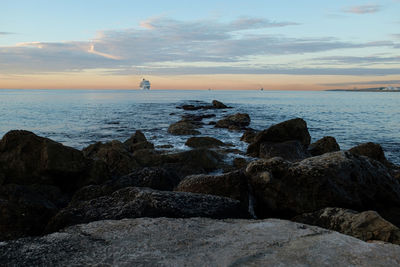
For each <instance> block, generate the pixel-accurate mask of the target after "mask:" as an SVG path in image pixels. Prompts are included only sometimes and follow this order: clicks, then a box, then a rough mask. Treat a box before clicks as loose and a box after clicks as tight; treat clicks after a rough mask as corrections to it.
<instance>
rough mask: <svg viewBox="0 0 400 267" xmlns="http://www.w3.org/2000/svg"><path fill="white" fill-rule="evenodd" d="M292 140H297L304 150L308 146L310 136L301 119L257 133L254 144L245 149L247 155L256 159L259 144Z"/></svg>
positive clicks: (285, 122)
mask: <svg viewBox="0 0 400 267" xmlns="http://www.w3.org/2000/svg"><path fill="white" fill-rule="evenodd" d="M292 140H298V141H299V142H300V143H301V144H302V145H303V146H304V148H307V147H308V145H309V144H310V140H311V136H310V133H309V132H308V129H307V123H306V122H305V121H304V120H303V119H300V118H296V119H291V120H288V121H284V122H281V123H278V124H275V125H272V126H271V127H269V128H268V129H266V130H263V131H261V132H259V133H258V134H257V136H256V137H255V139H254V142H253V143H251V144H250V145H249V147H248V148H247V153H248V154H249V155H252V156H254V157H258V155H259V151H260V145H261V143H264V142H272V143H281V142H285V141H292Z"/></svg>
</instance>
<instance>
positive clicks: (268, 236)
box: [0, 218, 400, 266]
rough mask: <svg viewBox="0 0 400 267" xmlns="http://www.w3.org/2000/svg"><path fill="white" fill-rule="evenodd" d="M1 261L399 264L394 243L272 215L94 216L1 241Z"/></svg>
mask: <svg viewBox="0 0 400 267" xmlns="http://www.w3.org/2000/svg"><path fill="white" fill-rule="evenodd" d="M0 265H2V266H3V265H7V266H39V265H40V266H48V265H51V266H67V265H68V266H82V265H84V266H86V265H96V266H115V265H118V266H399V265H400V246H396V245H392V244H383V243H366V242H364V241H361V240H358V239H355V238H353V237H349V236H345V235H342V234H339V233H337V232H332V231H328V230H324V229H322V228H318V227H314V226H308V225H303V224H298V223H294V222H290V221H283V220H277V219H268V220H259V221H257V220H242V219H228V220H215V219H207V218H191V219H169V218H140V219H124V220H118V221H113V220H108V221H97V222H92V223H89V224H81V225H76V226H72V227H69V228H66V229H65V230H63V231H62V232H57V233H53V234H50V235H47V236H44V237H37V238H24V239H19V240H15V241H10V242H1V243H0Z"/></svg>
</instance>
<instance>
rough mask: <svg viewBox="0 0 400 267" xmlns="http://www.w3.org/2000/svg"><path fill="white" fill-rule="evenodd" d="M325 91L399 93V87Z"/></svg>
mask: <svg viewBox="0 0 400 267" xmlns="http://www.w3.org/2000/svg"><path fill="white" fill-rule="evenodd" d="M326 91H350V92H400V87H392V86H390V87H376V88H362V89H358V88H353V89H330V90H326Z"/></svg>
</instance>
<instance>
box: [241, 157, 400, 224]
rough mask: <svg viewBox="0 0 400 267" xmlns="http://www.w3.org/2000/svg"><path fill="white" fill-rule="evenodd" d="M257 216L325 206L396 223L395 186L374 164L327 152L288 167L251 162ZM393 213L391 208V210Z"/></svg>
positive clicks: (399, 190)
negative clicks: (370, 212) (372, 213)
mask: <svg viewBox="0 0 400 267" xmlns="http://www.w3.org/2000/svg"><path fill="white" fill-rule="evenodd" d="M246 172H247V175H248V177H249V181H250V183H251V184H252V187H253V188H254V195H255V198H256V201H257V205H256V207H255V208H256V214H257V216H258V217H266V216H278V217H280V218H291V217H293V216H295V215H299V214H302V213H307V212H312V211H316V210H319V209H322V208H325V207H343V208H349V209H354V210H359V211H362V210H376V211H378V212H379V213H380V214H381V215H382V216H383V217H384V218H385V219H387V220H389V221H390V222H392V223H394V224H396V225H398V223H399V222H400V221H399V219H398V216H397V214H396V212H397V211H398V208H399V207H400V184H399V181H397V180H396V179H394V178H393V177H391V176H390V174H389V173H388V170H387V168H386V167H385V166H384V165H382V164H381V163H379V162H377V161H370V160H368V158H366V157H359V156H355V155H353V154H351V153H348V152H343V151H339V152H332V153H326V154H323V155H321V156H316V157H312V158H308V159H305V160H303V161H300V162H296V163H290V162H287V161H284V160H283V159H281V158H272V159H270V160H258V161H255V162H251V163H250V164H249V165H248V166H247V168H246ZM391 209H394V210H391Z"/></svg>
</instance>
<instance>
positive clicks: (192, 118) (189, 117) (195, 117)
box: [182, 114, 216, 123]
mask: <svg viewBox="0 0 400 267" xmlns="http://www.w3.org/2000/svg"><path fill="white" fill-rule="evenodd" d="M215 116H216V115H215V114H200V115H198V114H184V115H182V120H183V121H189V122H192V123H193V122H199V121H202V120H203V119H209V118H213V117H215Z"/></svg>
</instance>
